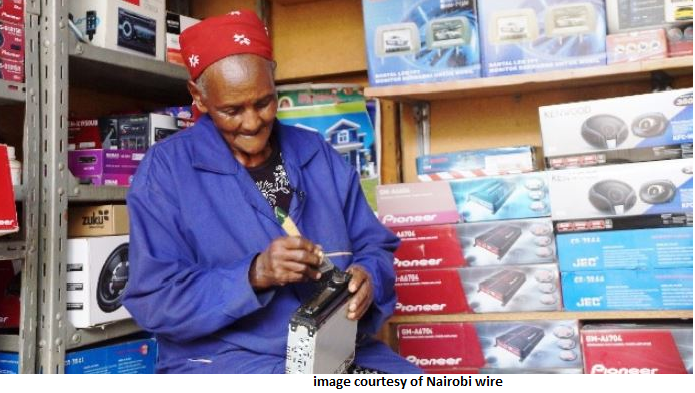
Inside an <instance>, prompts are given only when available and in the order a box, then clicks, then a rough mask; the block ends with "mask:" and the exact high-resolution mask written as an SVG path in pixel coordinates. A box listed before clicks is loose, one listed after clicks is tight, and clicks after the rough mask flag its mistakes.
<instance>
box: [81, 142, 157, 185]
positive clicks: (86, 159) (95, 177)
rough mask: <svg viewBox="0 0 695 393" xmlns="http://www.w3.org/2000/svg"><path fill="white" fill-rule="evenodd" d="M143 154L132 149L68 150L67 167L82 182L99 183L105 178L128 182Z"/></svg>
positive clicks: (102, 182)
mask: <svg viewBox="0 0 695 393" xmlns="http://www.w3.org/2000/svg"><path fill="white" fill-rule="evenodd" d="M144 156H145V153H144V152H141V151H134V150H103V149H91V150H75V151H68V168H69V169H70V172H72V174H73V176H75V177H77V178H79V179H80V182H82V183H86V184H94V185H101V184H104V183H105V182H106V181H107V180H110V181H116V180H114V179H117V180H118V181H119V182H124V181H125V182H126V183H128V184H129V181H128V179H129V178H130V177H132V175H133V174H134V173H135V171H136V170H137V167H138V165H139V164H140V161H142V159H143V158H144ZM116 175H118V176H116ZM119 185H121V184H119ZM122 185H127V184H122Z"/></svg>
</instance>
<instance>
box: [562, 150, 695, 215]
mask: <svg viewBox="0 0 695 393" xmlns="http://www.w3.org/2000/svg"><path fill="white" fill-rule="evenodd" d="M692 173H693V163H692V159H680V160H665V161H655V162H640V163H634V164H622V165H607V166H601V167H590V168H577V169H565V170H559V171H551V172H549V174H550V183H551V184H550V205H551V207H552V212H553V220H557V221H560V220H577V219H587V218H600V217H621V216H637V215H653V214H662V213H692V211H693V175H692Z"/></svg>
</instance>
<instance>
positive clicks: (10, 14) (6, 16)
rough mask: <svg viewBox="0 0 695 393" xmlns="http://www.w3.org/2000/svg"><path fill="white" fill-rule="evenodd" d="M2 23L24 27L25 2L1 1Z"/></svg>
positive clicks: (20, 0) (19, 0) (0, 15)
mask: <svg viewBox="0 0 695 393" xmlns="http://www.w3.org/2000/svg"><path fill="white" fill-rule="evenodd" d="M0 21H5V22H12V23H16V24H19V25H24V0H3V1H0Z"/></svg>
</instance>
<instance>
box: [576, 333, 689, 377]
mask: <svg viewBox="0 0 695 393" xmlns="http://www.w3.org/2000/svg"><path fill="white" fill-rule="evenodd" d="M581 338H582V351H583V352H584V370H585V372H586V373H587V374H692V373H693V325H692V323H690V324H689V325H686V324H673V325H647V324H597V325H585V326H584V327H582V330H581Z"/></svg>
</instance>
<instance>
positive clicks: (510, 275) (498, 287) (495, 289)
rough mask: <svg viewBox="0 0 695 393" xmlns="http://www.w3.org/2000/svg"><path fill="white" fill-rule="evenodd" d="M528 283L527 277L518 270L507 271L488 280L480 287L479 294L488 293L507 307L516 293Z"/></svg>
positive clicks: (498, 273)
mask: <svg viewBox="0 0 695 393" xmlns="http://www.w3.org/2000/svg"><path fill="white" fill-rule="evenodd" d="M524 282H526V275H525V274H524V273H522V272H520V271H518V270H511V269H505V270H502V271H500V272H497V273H495V274H493V275H492V276H490V277H488V278H486V279H485V280H483V281H482V282H481V283H480V284H479V285H478V292H483V293H487V294H488V295H490V296H492V297H493V298H495V299H497V300H499V301H501V302H502V306H505V305H507V303H509V301H510V300H511V299H512V298H513V297H514V294H516V291H518V290H519V288H521V286H522V285H523V284H524Z"/></svg>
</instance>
